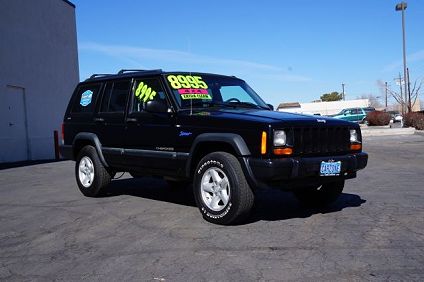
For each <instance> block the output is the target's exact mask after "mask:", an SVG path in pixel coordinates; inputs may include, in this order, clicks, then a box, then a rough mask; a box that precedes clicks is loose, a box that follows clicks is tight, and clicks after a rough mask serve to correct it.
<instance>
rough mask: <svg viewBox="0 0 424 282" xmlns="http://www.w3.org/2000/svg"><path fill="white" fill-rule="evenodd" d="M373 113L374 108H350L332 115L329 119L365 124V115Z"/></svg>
mask: <svg viewBox="0 0 424 282" xmlns="http://www.w3.org/2000/svg"><path fill="white" fill-rule="evenodd" d="M373 111H375V108H373V107H366V108H350V109H344V110H342V111H341V112H340V113H338V114H336V115H332V116H331V117H334V118H338V119H342V120H347V121H352V122H359V123H366V117H367V114H368V113H370V112H373Z"/></svg>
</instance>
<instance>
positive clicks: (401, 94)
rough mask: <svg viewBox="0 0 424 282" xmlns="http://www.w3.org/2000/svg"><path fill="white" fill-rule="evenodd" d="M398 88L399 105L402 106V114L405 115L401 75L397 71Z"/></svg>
mask: <svg viewBox="0 0 424 282" xmlns="http://www.w3.org/2000/svg"><path fill="white" fill-rule="evenodd" d="M399 89H400V102H401V104H400V106H401V107H402V116H405V113H406V111H405V106H406V104H405V98H403V93H402V76H401V75H400V73H399Z"/></svg>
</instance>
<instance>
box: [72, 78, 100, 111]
mask: <svg viewBox="0 0 424 282" xmlns="http://www.w3.org/2000/svg"><path fill="white" fill-rule="evenodd" d="M100 86H101V84H86V85H81V86H80V87H79V88H78V90H77V94H76V96H75V98H74V102H73V106H72V110H71V112H72V113H92V112H93V110H94V104H95V102H96V98H97V95H98V94H99V90H100Z"/></svg>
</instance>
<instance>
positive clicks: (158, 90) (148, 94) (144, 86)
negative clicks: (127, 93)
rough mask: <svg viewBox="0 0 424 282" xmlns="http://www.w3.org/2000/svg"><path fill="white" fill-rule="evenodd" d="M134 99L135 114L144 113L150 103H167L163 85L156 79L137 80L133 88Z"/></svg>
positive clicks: (133, 108)
mask: <svg viewBox="0 0 424 282" xmlns="http://www.w3.org/2000/svg"><path fill="white" fill-rule="evenodd" d="M133 97H134V98H133V101H134V102H133V106H132V111H133V112H141V111H143V110H144V107H145V104H146V103H147V102H148V101H152V100H162V101H163V102H164V103H166V96H165V92H164V90H163V88H162V85H161V84H160V82H159V80H158V79H155V78H146V79H139V80H136V82H135V84H134V88H133Z"/></svg>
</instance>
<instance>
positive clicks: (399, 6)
mask: <svg viewBox="0 0 424 282" xmlns="http://www.w3.org/2000/svg"><path fill="white" fill-rule="evenodd" d="M407 6H408V5H407V4H406V2H401V3H399V4H397V5H396V11H402V43H403V80H404V83H405V84H404V85H405V91H404V92H405V100H404V101H405V104H407V101H408V81H406V80H407V79H408V78H407V76H406V47H405V41H406V40H405V10H406V7H407ZM401 85H402V81H401ZM401 87H402V86H401ZM406 111H407V109H406V110H405V112H406Z"/></svg>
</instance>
